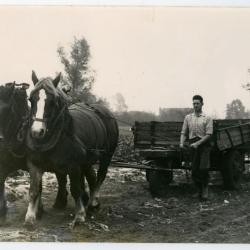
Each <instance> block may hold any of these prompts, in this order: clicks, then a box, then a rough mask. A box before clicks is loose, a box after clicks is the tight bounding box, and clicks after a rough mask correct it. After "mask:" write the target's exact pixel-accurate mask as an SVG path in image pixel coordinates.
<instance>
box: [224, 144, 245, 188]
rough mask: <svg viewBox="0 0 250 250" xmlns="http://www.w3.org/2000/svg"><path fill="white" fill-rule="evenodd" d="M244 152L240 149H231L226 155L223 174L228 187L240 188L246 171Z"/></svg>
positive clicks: (225, 184)
mask: <svg viewBox="0 0 250 250" xmlns="http://www.w3.org/2000/svg"><path fill="white" fill-rule="evenodd" d="M244 170H245V168H244V154H243V153H241V152H240V151H239V150H236V149H234V150H230V151H228V152H227V153H226V154H225V155H224V159H223V168H222V170H221V174H222V177H223V181H224V186H225V188H226V189H238V188H239V187H240V181H241V177H242V173H243V172H244Z"/></svg>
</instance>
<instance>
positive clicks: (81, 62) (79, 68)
mask: <svg viewBox="0 0 250 250" xmlns="http://www.w3.org/2000/svg"><path fill="white" fill-rule="evenodd" d="M57 53H58V55H59V58H60V60H61V63H62V64H63V66H64V70H65V74H64V75H63V79H62V85H68V86H70V87H71V92H69V94H70V95H72V98H73V99H75V100H76V101H79V100H80V101H86V102H95V101H96V97H95V96H94V95H93V94H92V93H91V90H92V86H93V83H94V81H95V77H94V73H95V72H94V71H93V70H91V68H90V67H89V59H90V47H89V44H88V42H87V40H86V39H85V38H81V39H77V38H76V37H75V38H74V41H73V43H72V44H71V47H70V53H69V55H68V54H67V53H66V52H65V48H64V47H62V46H60V47H58V49H57Z"/></svg>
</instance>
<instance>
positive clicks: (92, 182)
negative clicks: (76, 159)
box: [85, 165, 99, 208]
mask: <svg viewBox="0 0 250 250" xmlns="http://www.w3.org/2000/svg"><path fill="white" fill-rule="evenodd" d="M85 173H86V178H87V181H88V184H89V192H90V198H89V202H88V208H92V207H98V206H99V204H97V203H95V201H93V199H94V193H95V188H96V172H95V169H94V167H93V166H91V165H90V166H88V167H87V168H86V170H85ZM93 204H94V206H93Z"/></svg>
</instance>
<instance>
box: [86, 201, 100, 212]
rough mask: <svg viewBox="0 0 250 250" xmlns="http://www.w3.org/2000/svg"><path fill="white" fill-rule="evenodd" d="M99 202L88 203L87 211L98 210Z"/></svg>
mask: <svg viewBox="0 0 250 250" xmlns="http://www.w3.org/2000/svg"><path fill="white" fill-rule="evenodd" d="M100 206H101V204H100V203H99V202H97V203H95V204H89V205H88V211H90V212H92V211H97V210H99V208H100Z"/></svg>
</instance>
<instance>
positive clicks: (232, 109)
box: [226, 99, 248, 119]
mask: <svg viewBox="0 0 250 250" xmlns="http://www.w3.org/2000/svg"><path fill="white" fill-rule="evenodd" d="M247 116H248V115H247V112H246V111H245V107H244V105H243V104H242V102H241V100H239V99H235V100H233V101H232V102H231V103H229V104H227V109H226V119H244V118H247Z"/></svg>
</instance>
